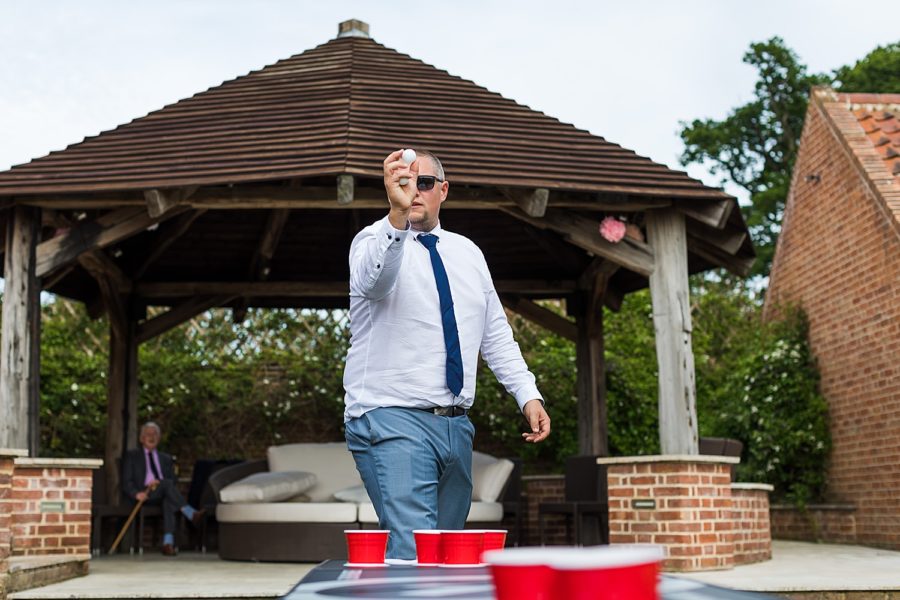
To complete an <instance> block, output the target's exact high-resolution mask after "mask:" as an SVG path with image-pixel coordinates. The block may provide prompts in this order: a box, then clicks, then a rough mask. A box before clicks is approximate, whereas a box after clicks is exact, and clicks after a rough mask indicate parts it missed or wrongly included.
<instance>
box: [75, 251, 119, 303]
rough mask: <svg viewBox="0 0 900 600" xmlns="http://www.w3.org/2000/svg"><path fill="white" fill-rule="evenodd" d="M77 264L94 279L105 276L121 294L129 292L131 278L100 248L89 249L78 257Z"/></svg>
mask: <svg viewBox="0 0 900 600" xmlns="http://www.w3.org/2000/svg"><path fill="white" fill-rule="evenodd" d="M78 264H80V265H81V266H82V267H84V269H85V270H86V271H87V272H88V273H90V274H91V276H92V277H94V279H98V281H99V278H100V277H105V278H107V279H109V280H110V282H111V283H112V285H113V287H114V289H116V290H117V291H118V292H119V293H121V294H127V293H130V292H131V287H132V285H131V280H130V279H128V276H126V275H125V273H123V272H122V269H120V268H119V266H118V265H117V264H116V263H115V261H113V259H111V258H110V257H109V256H107V254H106V253H105V252H103V251H102V250H90V251H88V252H85V253H84V254H82V255H81V256H79V257H78Z"/></svg>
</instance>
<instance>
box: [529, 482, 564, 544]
mask: <svg viewBox="0 0 900 600" xmlns="http://www.w3.org/2000/svg"><path fill="white" fill-rule="evenodd" d="M522 486H523V491H524V494H525V503H526V507H527V513H526V518H525V523H524V528H525V532H524V534H523V536H522V542H521V543H520V545H522V546H538V545H540V543H541V538H540V531H539V530H538V505H540V503H541V502H562V501H563V500H564V499H565V478H564V476H563V475H526V476H525V477H523V478H522ZM544 525H545V527H544V536H545V540H544V543H545V544H547V545H548V546H549V545H560V544H566V543H571V540H569V541H567V540H566V525H565V518H564V517H554V516H548V517H546V518H545V520H544Z"/></svg>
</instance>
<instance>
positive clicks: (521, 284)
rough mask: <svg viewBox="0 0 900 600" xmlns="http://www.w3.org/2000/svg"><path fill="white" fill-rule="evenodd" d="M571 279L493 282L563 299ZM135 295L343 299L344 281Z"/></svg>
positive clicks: (158, 287)
mask: <svg viewBox="0 0 900 600" xmlns="http://www.w3.org/2000/svg"><path fill="white" fill-rule="evenodd" d="M576 286H577V284H576V282H575V281H574V280H571V279H561V280H549V279H522V280H517V279H511V280H504V279H499V280H495V281H494V287H495V288H496V290H497V293H501V294H502V293H505V292H509V293H517V294H526V295H547V296H549V297H557V298H559V297H562V296H565V295H566V294H568V293H570V292H573V291H575V289H576ZM134 292H135V294H137V295H138V296H140V297H142V298H147V299H153V298H176V297H181V296H201V295H210V296H235V297H236V296H246V297H248V298H253V297H259V298H265V297H279V296H281V297H298V298H302V297H346V296H348V294H349V293H350V286H349V284H348V283H347V281H255V282H253V281H251V282H247V281H146V282H136V283H135V284H134Z"/></svg>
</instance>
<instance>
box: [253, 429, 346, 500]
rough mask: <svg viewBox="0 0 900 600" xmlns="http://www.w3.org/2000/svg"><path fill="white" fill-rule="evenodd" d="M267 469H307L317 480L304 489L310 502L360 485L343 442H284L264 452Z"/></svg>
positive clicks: (329, 498) (329, 497)
mask: <svg viewBox="0 0 900 600" xmlns="http://www.w3.org/2000/svg"><path fill="white" fill-rule="evenodd" d="M266 457H267V458H268V460H269V470H270V471H308V472H310V473H315V474H316V478H317V482H316V484H315V485H314V486H312V487H311V488H309V489H308V490H306V493H307V495H309V498H310V500H311V501H312V502H330V501H331V500H332V498H333V497H334V493H335V492H337V491H338V490H342V489H344V488H347V487H350V486H354V485H360V484H362V479H360V477H359V472H358V471H357V470H356V463H355V462H354V460H353V455H352V454H350V451H349V450H347V443H346V442H328V443H322V444H316V443H307V444H284V445H281V446H270V447H269V449H268V450H267V452H266Z"/></svg>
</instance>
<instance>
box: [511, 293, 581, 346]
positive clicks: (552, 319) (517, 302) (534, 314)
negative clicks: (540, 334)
mask: <svg viewBox="0 0 900 600" xmlns="http://www.w3.org/2000/svg"><path fill="white" fill-rule="evenodd" d="M500 301H501V302H502V303H503V306H505V307H506V308H508V309H509V310H511V311H513V312H515V313H518V314H520V315H522V316H523V317H525V318H526V319H528V320H529V321H532V322H533V323H536V324H537V325H540V326H541V327H543V328H544V329H547V330H548V331H552V332H553V333H555V334H556V335H558V336H560V337H563V338H565V339H567V340H570V341H573V342H574V341H576V340H577V339H578V329H577V328H576V327H575V323H573V322H572V321H570V320H568V319H566V318H565V317H561V316H559V315H558V314H556V313H555V312H553V311H552V310H548V309H546V308H544V307H543V306H540V305H538V304H535V303H534V302H532V301H531V300H528V299H527V298H523V297H521V296H519V295H516V294H501V296H500Z"/></svg>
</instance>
